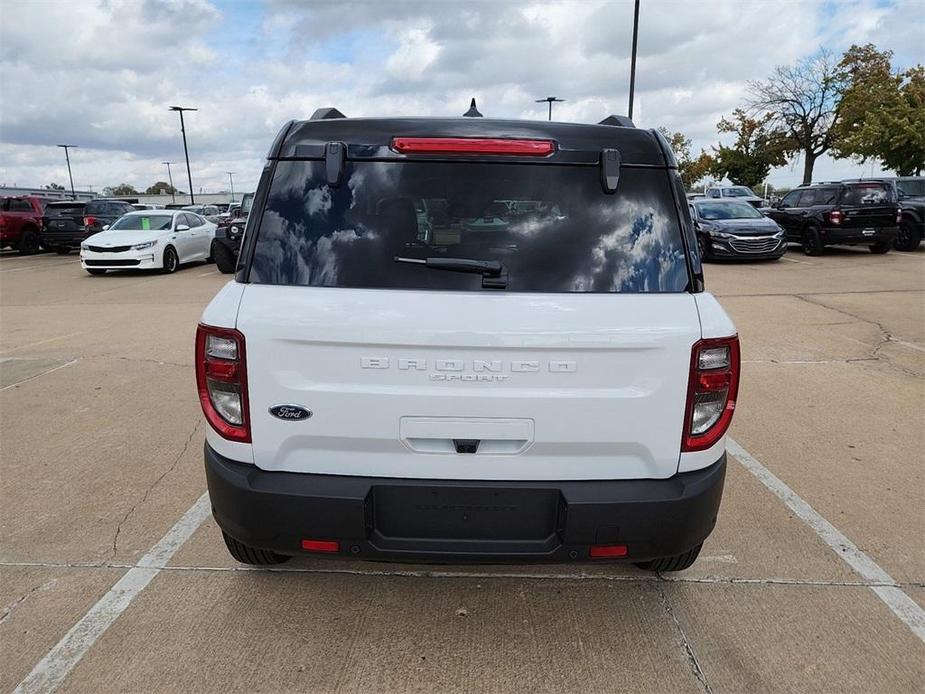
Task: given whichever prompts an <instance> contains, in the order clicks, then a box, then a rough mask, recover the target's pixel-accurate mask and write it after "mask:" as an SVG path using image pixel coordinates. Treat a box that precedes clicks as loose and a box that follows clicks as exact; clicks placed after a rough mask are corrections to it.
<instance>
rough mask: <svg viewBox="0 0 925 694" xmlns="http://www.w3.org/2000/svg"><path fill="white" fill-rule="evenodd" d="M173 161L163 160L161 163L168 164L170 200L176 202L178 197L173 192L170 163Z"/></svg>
mask: <svg viewBox="0 0 925 694" xmlns="http://www.w3.org/2000/svg"><path fill="white" fill-rule="evenodd" d="M171 163H172V162H169V161H162V162H161V164H167V181H168V182H169V183H170V202H176V201H177V197H176V196H175V195H174V194H173V176H171V175H170V164H171Z"/></svg>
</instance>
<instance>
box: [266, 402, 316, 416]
mask: <svg viewBox="0 0 925 694" xmlns="http://www.w3.org/2000/svg"><path fill="white" fill-rule="evenodd" d="M270 414H271V415H273V416H274V417H276V418H277V419H285V420H299V419H308V418H309V417H311V416H312V411H311V410H306V409H305V408H304V407H300V406H299V405H273V407H271V408H270Z"/></svg>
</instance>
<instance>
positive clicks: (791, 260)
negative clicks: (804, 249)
mask: <svg viewBox="0 0 925 694" xmlns="http://www.w3.org/2000/svg"><path fill="white" fill-rule="evenodd" d="M780 259H781V260H786V261H787V262H788V263H799V264H800V265H815V264H816V263H810V262H808V261H806V260H796V259H794V258H788V257H787V256H785V255H782V256H781V257H780Z"/></svg>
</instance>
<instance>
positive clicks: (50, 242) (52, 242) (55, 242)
mask: <svg viewBox="0 0 925 694" xmlns="http://www.w3.org/2000/svg"><path fill="white" fill-rule="evenodd" d="M86 238H87V233H86V232H85V231H83V230H81V231H43V232H42V245H43V246H45V247H46V248H56V247H59V246H63V247H66V248H80V244H81V243H83V242H84V240H85V239H86Z"/></svg>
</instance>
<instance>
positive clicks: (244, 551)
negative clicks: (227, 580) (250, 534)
mask: <svg viewBox="0 0 925 694" xmlns="http://www.w3.org/2000/svg"><path fill="white" fill-rule="evenodd" d="M222 537H223V538H225V546H226V547H227V548H228V551H229V552H230V553H231V556H232V557H234V558H235V559H237V560H238V561H239V562H241V563H242V564H253V565H254V566H272V565H273V564H282V563H283V562H284V561H289V557H287V556H286V555H284V554H277V553H276V552H271V551H270V550H268V549H257V548H256V547H250V546H249V545H245V544H244V543H243V542H238V541H237V540H235V539H234V538H233V537H231V535H229V534H228V533H226V532H225V531H224V530H222Z"/></svg>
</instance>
